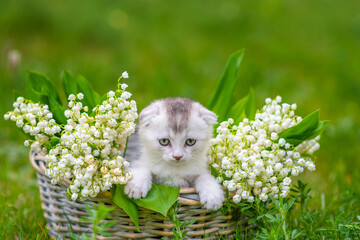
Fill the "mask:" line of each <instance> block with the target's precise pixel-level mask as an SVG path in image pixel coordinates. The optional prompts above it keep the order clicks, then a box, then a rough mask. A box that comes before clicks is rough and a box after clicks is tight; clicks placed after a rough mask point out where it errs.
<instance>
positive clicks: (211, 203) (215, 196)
mask: <svg viewBox="0 0 360 240" xmlns="http://www.w3.org/2000/svg"><path fill="white" fill-rule="evenodd" d="M199 196H200V203H201V205H203V206H204V207H205V208H206V209H211V210H218V209H219V208H221V206H222V205H223V202H224V192H223V191H222V189H221V188H212V189H206V190H205V189H203V191H200V192H199Z"/></svg>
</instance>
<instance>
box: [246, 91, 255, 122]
mask: <svg viewBox="0 0 360 240" xmlns="http://www.w3.org/2000/svg"><path fill="white" fill-rule="evenodd" d="M245 113H246V114H245V115H246V117H247V118H248V119H249V120H255V113H256V106H255V92H254V89H252V88H250V91H249V94H248V101H247V104H246V108H245Z"/></svg>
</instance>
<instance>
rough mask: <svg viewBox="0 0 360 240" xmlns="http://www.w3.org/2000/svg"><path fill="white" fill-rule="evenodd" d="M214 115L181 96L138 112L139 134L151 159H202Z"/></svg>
mask: <svg viewBox="0 0 360 240" xmlns="http://www.w3.org/2000/svg"><path fill="white" fill-rule="evenodd" d="M215 122H216V115H215V114H214V113H212V112H210V111H209V110H207V109H205V108H204V107H203V106H201V105H200V104H199V103H196V102H193V101H191V100H189V99H184V98H170V99H164V100H159V101H157V102H154V103H153V104H151V105H150V106H148V107H147V108H145V109H144V110H143V111H142V112H141V114H140V129H139V131H140V137H141V140H142V143H143V144H144V147H145V148H146V150H147V152H148V154H151V155H152V156H151V157H152V158H153V159H154V160H155V161H166V162H168V163H173V164H180V163H182V162H186V161H190V160H198V159H199V160H200V159H204V157H205V156H206V153H207V150H208V147H209V140H210V138H211V135H212V130H213V128H212V124H214V123H215Z"/></svg>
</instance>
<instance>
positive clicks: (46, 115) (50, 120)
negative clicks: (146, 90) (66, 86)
mask: <svg viewBox="0 0 360 240" xmlns="http://www.w3.org/2000/svg"><path fill="white" fill-rule="evenodd" d="M31 74H32V75H30V76H34V75H36V76H37V77H39V78H40V77H42V76H41V75H38V74H36V73H31ZM127 77H128V74H127V72H124V73H123V74H122V76H121V77H120V78H119V84H118V89H117V90H116V91H115V92H114V91H110V92H108V93H107V94H106V95H105V96H104V100H103V101H102V103H101V104H99V105H96V106H95V107H94V108H93V109H92V110H90V109H89V107H88V106H84V105H83V102H82V100H84V97H86V96H84V94H83V93H77V94H76V95H75V94H72V93H71V94H70V95H69V97H68V100H69V102H68V106H69V109H67V110H65V111H64V112H63V114H64V116H65V118H66V123H64V124H61V123H59V122H57V121H56V120H55V119H54V115H53V113H52V112H51V111H50V109H49V106H48V105H46V104H41V103H34V102H33V101H32V100H30V99H24V98H23V97H18V98H17V100H16V101H15V102H14V104H13V106H14V110H13V111H10V112H8V113H7V114H5V119H10V120H12V121H15V122H16V125H17V126H18V127H20V128H22V129H23V131H24V132H25V133H27V134H29V135H30V137H31V140H26V141H25V146H31V149H32V150H35V151H36V152H38V153H43V154H45V155H46V157H45V159H46V162H47V170H46V175H47V176H48V177H49V178H51V179H52V180H51V182H52V183H53V184H56V183H58V182H60V181H63V180H65V179H68V180H71V184H70V186H69V188H68V195H69V197H71V199H72V200H74V201H75V200H80V201H84V200H85V199H86V198H87V197H88V196H90V197H96V196H97V195H98V194H99V192H100V191H107V190H109V189H110V188H111V187H112V185H113V184H126V183H127V182H128V180H130V179H131V174H130V173H129V172H127V171H126V170H125V168H126V167H127V166H128V165H129V163H128V162H127V161H126V160H125V159H124V158H123V156H122V152H123V151H124V150H125V148H126V140H127V137H128V136H129V135H130V134H132V133H133V132H134V131H135V120H136V119H137V117H138V114H137V108H136V102H135V101H134V100H130V97H131V93H130V92H127V91H126V88H127V85H126V84H120V80H121V79H122V78H127ZM33 78H34V77H33ZM42 79H43V81H44V82H45V81H46V80H45V79H44V78H42ZM47 84H50V83H48V82H47ZM48 90H49V89H48ZM86 100H89V98H88V99H86ZM55 106H57V107H59V105H55ZM58 117H59V116H58ZM60 118H61V117H60Z"/></svg>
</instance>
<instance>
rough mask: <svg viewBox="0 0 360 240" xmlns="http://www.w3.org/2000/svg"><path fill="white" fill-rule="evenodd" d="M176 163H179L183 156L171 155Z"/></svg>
mask: <svg viewBox="0 0 360 240" xmlns="http://www.w3.org/2000/svg"><path fill="white" fill-rule="evenodd" d="M172 157H173V158H174V159H175V160H176V161H179V160H180V159H181V158H182V157H183V155H180V156H175V155H173V156H172Z"/></svg>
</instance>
